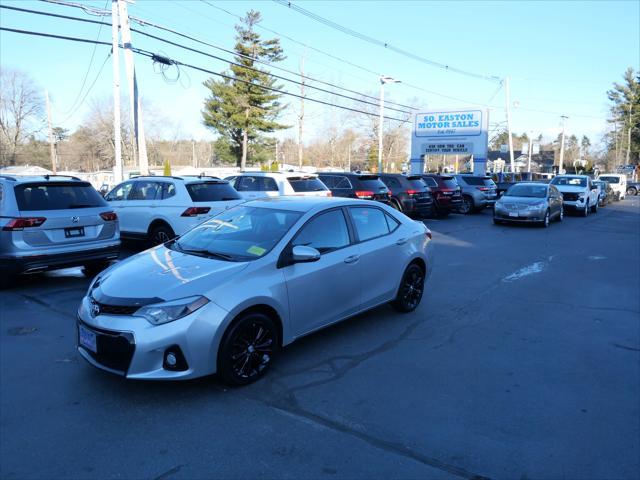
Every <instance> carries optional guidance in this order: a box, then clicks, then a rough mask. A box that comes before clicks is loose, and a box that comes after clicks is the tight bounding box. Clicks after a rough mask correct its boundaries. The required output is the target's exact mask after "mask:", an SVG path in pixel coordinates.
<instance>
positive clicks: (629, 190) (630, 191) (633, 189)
mask: <svg viewBox="0 0 640 480" xmlns="http://www.w3.org/2000/svg"><path fill="white" fill-rule="evenodd" d="M637 194H638V189H637V188H636V187H629V188H627V195H629V196H631V197H633V196H635V195H637Z"/></svg>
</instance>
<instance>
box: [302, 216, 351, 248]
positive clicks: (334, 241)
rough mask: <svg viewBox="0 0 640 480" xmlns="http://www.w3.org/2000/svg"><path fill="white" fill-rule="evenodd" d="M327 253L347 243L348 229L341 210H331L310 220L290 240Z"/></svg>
mask: <svg viewBox="0 0 640 480" xmlns="http://www.w3.org/2000/svg"><path fill="white" fill-rule="evenodd" d="M292 245H293V246H296V245H304V246H307V247H313V248H315V249H316V250H318V251H319V252H320V253H327V252H330V251H332V250H337V249H338V248H342V247H346V246H347V245H349V230H348V229H347V222H346V220H345V218H344V214H343V213H342V210H332V211H330V212H327V213H323V214H320V215H318V216H317V217H315V218H314V219H312V220H310V221H309V223H307V224H306V225H305V226H304V227H302V229H301V230H300V233H299V234H298V236H297V237H296V238H295V240H294V241H293V242H292Z"/></svg>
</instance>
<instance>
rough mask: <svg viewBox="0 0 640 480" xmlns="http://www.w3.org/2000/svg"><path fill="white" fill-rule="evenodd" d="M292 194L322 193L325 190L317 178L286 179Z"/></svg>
mask: <svg viewBox="0 0 640 480" xmlns="http://www.w3.org/2000/svg"><path fill="white" fill-rule="evenodd" d="M287 180H288V181H289V184H290V185H291V187H292V188H293V191H294V192H323V191H325V190H327V187H326V185H325V184H324V183H322V182H321V181H320V180H318V178H317V177H300V178H297V177H289V178H288V179H287Z"/></svg>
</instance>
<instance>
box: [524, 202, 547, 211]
mask: <svg viewBox="0 0 640 480" xmlns="http://www.w3.org/2000/svg"><path fill="white" fill-rule="evenodd" d="M544 206H545V205H544V202H538V203H532V204H530V205H528V206H527V210H540V209H542V208H544Z"/></svg>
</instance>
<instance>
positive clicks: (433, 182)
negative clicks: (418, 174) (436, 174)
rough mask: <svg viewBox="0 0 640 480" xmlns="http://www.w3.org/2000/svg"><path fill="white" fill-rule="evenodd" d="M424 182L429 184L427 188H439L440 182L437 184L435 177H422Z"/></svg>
mask: <svg viewBox="0 0 640 480" xmlns="http://www.w3.org/2000/svg"><path fill="white" fill-rule="evenodd" d="M422 181H423V182H424V183H426V184H427V187H437V186H438V182H436V180H435V178H433V177H422Z"/></svg>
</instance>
